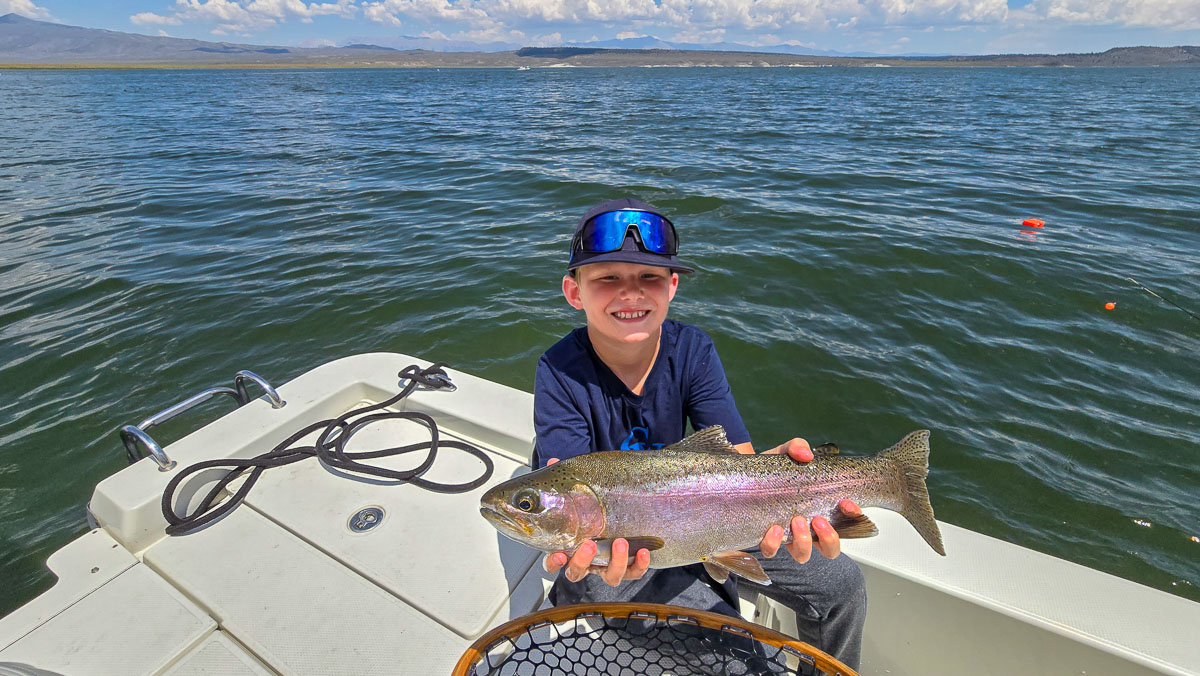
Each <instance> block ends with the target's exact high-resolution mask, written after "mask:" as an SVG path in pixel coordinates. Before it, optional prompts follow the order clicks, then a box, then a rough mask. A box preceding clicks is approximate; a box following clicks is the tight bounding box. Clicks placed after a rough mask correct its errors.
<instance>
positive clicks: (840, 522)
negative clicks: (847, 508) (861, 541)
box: [829, 510, 879, 538]
mask: <svg viewBox="0 0 1200 676" xmlns="http://www.w3.org/2000/svg"><path fill="white" fill-rule="evenodd" d="M829 525H830V526H833V529H834V530H835V531H837V534H838V537H839V538H869V537H872V536H875V535H879V529H878V528H876V527H875V522H874V521H872V520H870V519H868V518H867V515H866V514H859V515H858V516H849V515H848V514H843V513H842V511H841V510H838V511H837V512H836V513H834V515H833V518H831V519H830V520H829Z"/></svg>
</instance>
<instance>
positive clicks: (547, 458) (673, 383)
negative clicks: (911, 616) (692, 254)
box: [534, 198, 866, 667]
mask: <svg viewBox="0 0 1200 676" xmlns="http://www.w3.org/2000/svg"><path fill="white" fill-rule="evenodd" d="M677 251H678V236H677V234H676V232H675V227H674V225H673V224H672V223H671V222H670V221H669V220H668V219H667V218H666V217H665V216H663V215H662V213H661V212H660V211H659V210H658V209H656V208H654V207H652V206H650V205H649V204H646V203H644V202H640V201H638V200H635V199H629V198H625V199H620V200H614V201H611V202H605V203H604V204H600V205H598V206H596V207H593V208H592V209H591V210H589V211H588V212H587V214H585V215H584V217H583V218H582V219H581V220H580V221H579V224H578V225H577V226H576V229H575V235H574V237H573V238H572V241H571V258H570V262H569V263H568V265H567V270H568V273H567V275H566V276H564V277H563V280H562V292H563V296H564V297H565V298H566V300H567V302H568V303H569V304H570V305H571V306H572V307H574V308H575V309H577V310H582V311H583V312H584V314H585V316H586V318H587V326H586V327H583V328H580V329H576V330H574V331H572V332H571V333H570V334H568V335H567V336H566V337H564V338H563V339H562V340H560V341H559V342H558V343H556V344H555V345H554V346H553V347H551V348H550V349H549V350H547V351H546V353H545V354H543V355H542V358H541V359H540V360H539V362H538V368H537V375H536V382H535V388H534V426H535V429H536V432H537V441H536V446H535V449H534V464H535V466H536V467H541V466H543V465H545V464H550V463H553V462H556V461H558V460H561V459H564V458H568V457H572V456H575V455H581V454H583V453H591V452H593V451H604V450H613V449H627V450H651V449H656V448H661V447H663V446H666V445H670V444H673V443H675V442H677V441H679V440H680V439H682V438H683V437H684V436H686V432H687V424H688V423H689V422H690V423H691V425H692V427H693V428H694V429H697V430H699V429H703V428H705V427H709V426H712V425H721V426H723V427H724V428H725V431H726V435H727V436H728V439H729V441H730V442H731V443H732V444H734V446H735V447H736V448H737V449H738V451H739V452H742V453H753V452H754V449H753V446H752V445H751V443H750V434H749V432H747V431H746V427H745V424H744V423H743V422H742V419H741V416H740V414H739V413H738V411H737V406H736V405H735V403H734V400H733V394H732V391H731V390H730V387H729V383H728V381H727V379H726V377H725V371H724V369H723V367H722V366H721V360H720V358H719V357H718V356H717V352H716V348H715V347H714V345H713V342H712V340H711V339H710V338H709V337H708V335H707V334H705V333H704V332H703V331H702V330H700V329H698V328H696V327H694V326H689V325H687V324H683V323H681V322H677V321H675V320H671V319H668V318H667V311H668V309H669V307H670V304H671V301H672V300H673V299H674V297H675V293H676V291H677V290H678V288H679V275H680V273H683V274H688V273H691V272H693V270H692V269H691V268H690V267H688V266H686V265H683V264H682V263H680V262H679V261H678V260H676V254H677ZM766 452H767V453H787V454H788V455H789V456H791V457H792V458H793V459H794V460H796V461H798V462H808V461H810V460H812V452H811V451H810V449H809V447H808V443H807V442H806V441H804V440H803V439H799V438H796V439H792V440H791V441H789V442H787V443H784V444H782V445H780V446H779V447H777V448H774V449H772V450H770V451H766ZM841 509H842V511H844V512H846V513H847V514H851V515H854V514H858V513H859V512H860V510H859V509H858V506H857V505H855V504H854V503H853V502H851V501H849V500H844V501H842V503H841ZM789 526H790V528H791V531H792V534H793V539H792V541H791V542H790V543H789V544H787V545H786V547H787V549H788V551H789V553H790V554H791V557H792V558H793V559H794V561H788V560H787V557H780V558H779V559H774V556H775V554H776V553H777V552H778V550H779V549H780V547H781V541H782V539H783V535H784V530H783V526H782V525H776V526H773V527H772V528H771V529H770V530H769V531H768V532H767V533H766V534H764V538H763V541H762V544H761V547H760V549H761V554H759V555H758V556H757V558H758V559H759V562H760V563H761V564H763V568H764V570H766V572H767V573H768V575H770V577H771V579H772V580H773V581H774V584H772V585H771V586H770V587H760V586H758V585H753V584H752V583H749V582H746V581H743V582H742V583H743V584H750V585H751V586H752V587H754V588H755V589H758V590H759V591H761V592H763V593H766V594H768V595H769V596H771V597H772V598H774V599H776V600H778V601H780V602H781V603H783V604H784V605H787V606H788V607H790V608H792V609H793V610H795V611H796V613H797V619H798V622H799V624H800V627H801V629H802V632H801V633H802V634H805V636H803V637H802V638H805V639H806V640H808V641H809V642H811V643H813V644H814V645H816V646H817V647H820V648H822V649H823V650H825V651H826V652H828V653H830V654H832V655H834V656H836V657H838V658H839V659H841V660H842V661H843V662H845V663H846V664H847V665H849V666H851V667H855V666H857V664H858V661H859V645H860V643H861V639H862V625H863V620H864V619H865V616H866V592H865V586H864V583H863V578H862V573H861V571H859V569H858V566H857V565H856V564H854V562H853V561H851V560H850V559H848V558H847V557H843V556H839V553H840V551H841V545H840V541H839V539H838V536H837V533H836V532H835V531H834V530H833V528H832V527H831V526H830V525H829V522H828V521H827V520H826V519H825V518H824V517H815V518H813V520H812V522H811V528H812V531H811V532H815V533H816V534H817V537H818V541H817V542H816V543H815V545H814V543H813V541H812V538H811V536H810V530H809V527H810V524H809V523H808V522H807V521H806V520H805V518H804V517H803V516H800V515H798V516H796V517H795V518H793V519H792V522H791V523H790V524H789ZM813 549H816V550H817V551H818V552H820V555H817V556H813V555H812V550H813ZM596 551H597V549H596V545H595V544H594V543H591V542H587V543H585V544H584V545H583V546H581V547H580V548H579V549H578V550H576V551H575V552H574V554H573V555H572V556H570V557H568V556H567V555H566V554H565V553H563V552H556V553H553V554H549V555H547V557H546V559H545V563H544V565H545V567H546V570H547V571H549V572H556V571H558V570H560V569H562V570H563V574H562V575H560V576H559V578H558V579H557V580H556V581H555V584H554V587H553V589H552V590H551V593H550V601H551V603H553V604H554V605H564V604H568V603H582V602H587V601H642V602H652V603H670V604H673V605H680V606H685V607H690V608H700V609H704V610H713V611H716V612H722V613H726V614H729V615H733V616H738V612H737V610H736V608H737V589H736V585H735V583H734V580H733V578H730V579H729V580H727V581H726V582H725V583H718V582H716V581H715V580H713V579H712V578H711V577H710V576H709V575H708V574H707V573H706V572H705V571H704V569H703V567H702V565H701V564H694V565H691V566H683V567H679V568H667V569H661V570H654V571H649V572H648V570H647V569H648V566H649V560H650V555H649V552H647V551H646V550H645V549H642V550H639V551H637V552H636V553H634V558H633V559H632V560H630V559H629V554H630V552H629V551H628V544H627V543H626V542H625V540H623V539H617V540H616V541H614V542H613V543H612V556H611V563H610V564H609V565H608V566H607V567H599V566H593V565H592V559H593V558H595V556H596ZM800 564H804V565H800Z"/></svg>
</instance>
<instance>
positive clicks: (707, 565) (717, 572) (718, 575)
mask: <svg viewBox="0 0 1200 676" xmlns="http://www.w3.org/2000/svg"><path fill="white" fill-rule="evenodd" d="M704 570H706V571H708V574H709V576H710V577H712V579H714V580H716V581H717V582H720V583H721V584H725V580H728V579H729V569H728V568H722V567H720V566H718V565H717V564H715V563H713V562H712V561H705V562H704Z"/></svg>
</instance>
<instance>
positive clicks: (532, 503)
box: [513, 490, 540, 512]
mask: <svg viewBox="0 0 1200 676" xmlns="http://www.w3.org/2000/svg"><path fill="white" fill-rule="evenodd" d="M539 502H540V501H539V500H538V494H537V492H535V491H531V490H526V491H521V492H520V493H517V494H516V495H514V496H513V506H514V507H516V508H517V509H519V510H521V511H522V512H534V511H538V503H539Z"/></svg>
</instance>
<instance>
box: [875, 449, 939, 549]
mask: <svg viewBox="0 0 1200 676" xmlns="http://www.w3.org/2000/svg"><path fill="white" fill-rule="evenodd" d="M878 457H880V458H884V459H887V460H891V461H892V462H893V463H895V465H896V467H897V468H898V469H899V471H900V472H901V473H902V478H903V481H904V500H903V507H902V508H901V509H900V514H901V515H903V516H904V518H905V519H908V522H909V523H911V524H912V525H913V528H916V529H917V532H918V533H920V534H921V537H923V538H925V542H928V543H929V546H930V547H933V551H935V552H937V553H938V554H941V555H942V556H945V555H946V549H945V548H944V547H943V546H942V533H941V531H939V530H938V525H937V521H936V520H935V519H934V518H933V505H931V504H929V489H928V488H926V486H925V477H927V476H929V430H917V431H916V432H910V433H909V434H908V436H906V437H904V438H903V439H901V440H900V441H899V442H898V443H897V444H896V445H895V446H892V447H891V448H889V449H887V450H884V451H880V452H879V456H878Z"/></svg>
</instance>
